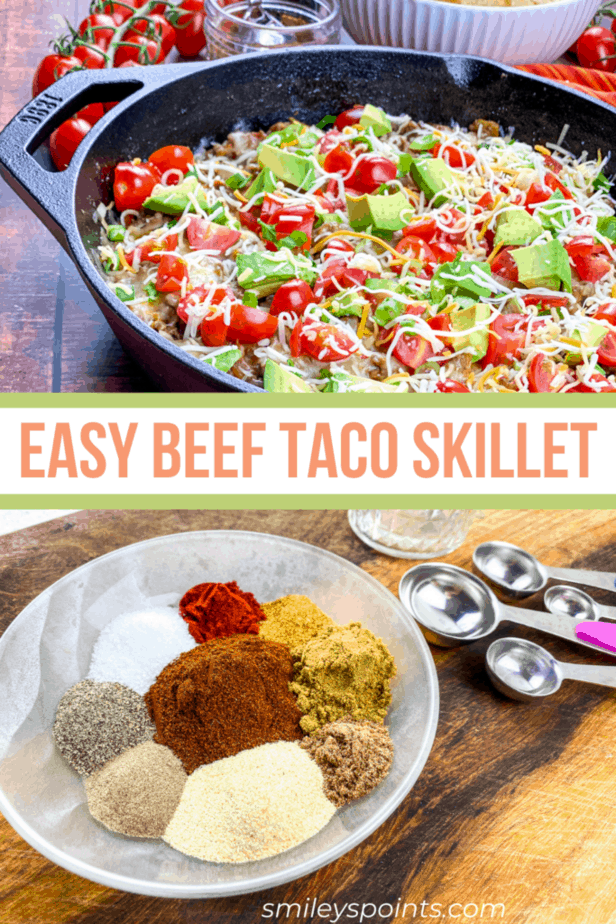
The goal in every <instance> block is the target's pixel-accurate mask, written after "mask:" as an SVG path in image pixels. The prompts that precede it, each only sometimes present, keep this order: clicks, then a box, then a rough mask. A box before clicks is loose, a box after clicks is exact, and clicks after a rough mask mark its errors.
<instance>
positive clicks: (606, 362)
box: [595, 315, 616, 369]
mask: <svg viewBox="0 0 616 924" xmlns="http://www.w3.org/2000/svg"><path fill="white" fill-rule="evenodd" d="M595 317H596V315H595ZM597 358H598V360H599V362H600V364H601V365H602V366H606V367H607V368H608V369H615V368H616V333H615V332H614V331H613V330H609V331H608V332H607V334H606V335H605V337H604V338H603V340H602V341H601V346H600V347H599V350H598V351H597Z"/></svg>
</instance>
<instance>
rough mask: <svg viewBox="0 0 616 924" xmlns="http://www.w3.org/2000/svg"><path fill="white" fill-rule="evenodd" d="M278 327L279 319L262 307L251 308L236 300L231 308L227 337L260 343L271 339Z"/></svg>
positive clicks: (240, 341) (239, 341) (239, 340)
mask: <svg viewBox="0 0 616 924" xmlns="http://www.w3.org/2000/svg"><path fill="white" fill-rule="evenodd" d="M277 329H278V319H277V318H275V317H274V316H273V315H271V314H268V313H267V312H266V311H263V310H262V309H261V308H249V307H248V305H241V304H240V303H239V302H235V303H234V304H233V306H232V308H231V323H230V324H229V330H228V332H227V339H228V340H229V341H231V342H238V343H258V342H259V340H269V339H270V338H271V337H273V336H274V334H275V333H276V330H277Z"/></svg>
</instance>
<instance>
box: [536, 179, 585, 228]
mask: <svg viewBox="0 0 616 924" xmlns="http://www.w3.org/2000/svg"><path fill="white" fill-rule="evenodd" d="M566 202H567V200H566V199H565V197H564V196H563V194H562V193H561V191H560V189H557V190H556V192H555V193H553V194H552V195H551V196H550V198H549V199H548V201H547V202H542V203H541V205H540V206H539V207H538V208H537V209H535V217H536V218H538V219H539V221H540V222H541V224H542V225H543V227H544V228H545V229H546V231H550V232H552V233H554V232H558V231H562V229H563V228H564V227H565V226H566V225H568V224H569V222H570V221H572V220H573V217H574V214H575V213H574V211H573V208H572V207H571V205H570V204H569V203H567V207H566V208H563V203H566Z"/></svg>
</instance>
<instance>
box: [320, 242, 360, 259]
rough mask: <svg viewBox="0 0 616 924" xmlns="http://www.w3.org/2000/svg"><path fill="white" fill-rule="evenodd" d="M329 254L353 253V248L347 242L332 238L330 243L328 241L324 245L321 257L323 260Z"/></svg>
mask: <svg viewBox="0 0 616 924" xmlns="http://www.w3.org/2000/svg"><path fill="white" fill-rule="evenodd" d="M330 253H334V254H338V253H348V254H352V253H355V248H354V247H353V245H352V244H351V243H350V242H349V241H345V240H343V239H342V238H340V237H335V238H332V240H331V241H328V242H327V244H326V245H325V248H324V249H323V250H322V251H321V256H323V257H324V258H325V259H327V257H328V256H329V254H330Z"/></svg>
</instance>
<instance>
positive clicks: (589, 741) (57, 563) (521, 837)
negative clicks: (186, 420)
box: [0, 510, 616, 924]
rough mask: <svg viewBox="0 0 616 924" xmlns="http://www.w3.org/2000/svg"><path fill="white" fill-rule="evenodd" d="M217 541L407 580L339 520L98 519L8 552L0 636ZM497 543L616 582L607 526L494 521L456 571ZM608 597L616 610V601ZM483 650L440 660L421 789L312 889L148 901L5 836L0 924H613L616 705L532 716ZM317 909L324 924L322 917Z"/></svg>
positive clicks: (564, 704) (573, 689)
mask: <svg viewBox="0 0 616 924" xmlns="http://www.w3.org/2000/svg"><path fill="white" fill-rule="evenodd" d="M204 528H206V529H210V528H211V529H221V528H225V529H228V528H237V529H251V530H257V531H262V532H271V533H278V534H281V535H286V536H290V537H292V538H295V539H302V540H305V541H307V542H310V543H313V544H316V545H320V546H322V547H323V548H326V549H329V550H330V551H332V552H336V553H337V554H339V555H342V556H344V557H345V558H348V559H349V560H351V561H353V562H355V563H356V564H357V565H359V566H360V567H362V568H364V569H365V570H366V571H367V572H369V573H370V574H372V575H374V576H375V577H376V578H378V579H379V580H380V581H382V582H383V583H384V584H385V585H386V586H387V587H389V589H390V590H392V591H393V592H394V593H395V592H396V587H397V583H398V581H399V579H400V577H401V575H402V574H403V573H404V571H405V570H406V568H407V567H408V563H407V562H404V561H400V560H398V559H394V558H387V557H385V556H382V555H378V554H377V553H375V552H372V551H371V550H370V549H368V548H366V547H365V546H363V545H362V544H361V543H360V542H359V541H358V540H357V539H356V538H355V536H354V535H353V534H352V533H351V531H350V529H349V527H348V524H347V519H346V513H345V512H340V511H333V512H332V511H203V512H201V511H86V512H83V513H78V514H71V515H70V516H68V517H64V518H62V519H59V520H54V521H51V522H49V523H45V524H42V525H40V526H36V527H32V528H30V529H27V530H23V531H21V532H18V533H13V534H11V535H8V536H4V537H1V538H0V631H4V630H5V629H6V628H7V626H8V625H9V624H10V622H11V621H12V620H13V619H14V618H15V617H16V616H17V615H18V614H19V612H20V611H21V610H22V609H23V607H24V606H26V604H27V603H29V602H30V600H32V599H33V598H34V597H35V596H36V595H37V594H39V593H40V592H41V591H42V590H44V588H45V587H47V586H48V585H49V584H51V583H52V582H53V581H55V580H57V579H58V578H60V577H62V576H63V575H64V574H67V573H68V572H69V571H71V570H72V569H73V568H76V567H78V566H79V565H81V564H83V563H84V562H87V561H90V560H91V559H92V558H95V557H96V556H98V555H102V554H104V553H105V552H109V551H112V550H113V549H116V548H119V547H121V546H123V545H127V544H129V543H131V542H137V541H140V540H142V539H146V538H149V537H151V536H157V535H164V534H168V533H174V532H182V531H186V530H192V529H204ZM489 538H495V539H496V538H497V539H504V540H507V541H510V542H514V543H516V544H519V545H522V546H523V547H525V548H527V549H528V550H529V551H531V552H533V553H535V554H536V555H537V556H538V557H539V558H540V559H541V560H542V561H543V562H545V563H546V564H559V565H563V566H566V565H575V566H579V567H586V568H596V569H604V570H610V569H611V570H616V521H615V520H614V518H613V514H612V512H611V511H570V510H569V511H509V510H501V511H487V512H486V514H485V517H484V519H482V520H478V521H477V522H476V523H475V525H474V526H473V528H472V530H471V533H470V536H469V538H468V540H467V542H466V543H465V544H464V546H463V547H462V548H461V549H459V550H458V551H457V552H454V553H453V554H451V555H449V556H447V558H446V559H445V560H446V561H449V562H451V563H453V564H457V565H461V566H463V567H470V556H471V552H472V549H473V548H474V547H475V545H477V544H478V542H480V541H484V540H486V539H489ZM596 596H597V599H599V600H600V601H601V602H605V603H612V604H616V595H610V594H603V593H601V592H600V591H597V592H596ZM540 604H541V601H540V600H531V601H529V605H530V606H535V608H541V606H540ZM513 633H515V634H519V635H523V636H525V637H528V638H531V639H534V640H535V641H538V642H540V643H541V644H543V645H545V647H547V648H549V650H550V651H551V652H552V653H553V654H554V655H555V656H556V657H558V658H562V659H563V660H571V661H578V662H583V661H587V662H592V663H606V664H607V663H614V661H613V660H612V661H611V662H610V659H609V658H608V657H607V656H606V657H605V658H603V657H602V656H601V655H594V654H593V653H590V652H587V651H584V650H583V649H579V650H578V649H577V648H576V646H574V645H571V644H568V643H566V642H559V641H558V640H555V639H551V638H549V637H547V636H542V635H540V634H539V633H535V632H532V631H530V630H525V629H522V628H519V629H514V628H513V627H511V626H509V627H505V628H504V629H503V630H502V631H501V632H500V633H498V634H500V635H507V634H513ZM487 645H488V641H487V640H485V641H481V642H477V643H475V644H473V645H470V646H468V647H465V648H460V649H449V650H447V651H445V650H439V649H436V648H434V649H432V652H433V655H434V658H435V661H436V665H437V670H438V675H439V682H440V690H441V714H440V720H439V726H438V730H437V735H436V741H435V744H434V748H433V750H432V753H431V755H430V757H429V759H428V762H427V764H426V767H425V769H424V771H423V773H422V775H421V776H420V778H419V780H418V782H417V783H416V785H415V787H414V789H413V790H412V791H411V793H410V794H409V796H408V797H407V798H406V799H405V800H404V802H403V803H402V805H401V806H400V807H399V809H398V810H397V811H396V812H395V813H394V814H393V815H392V816H391V817H390V818H389V819H388V820H387V821H386V822H385V824H383V825H382V826H381V827H380V828H379V829H378V830H377V831H376V832H375V833H374V834H373V835H372V836H371V837H370V838H368V839H367V840H366V841H364V842H363V843H362V844H360V845H359V846H358V847H357V848H355V850H353V851H351V852H350V853H348V854H346V856H344V857H342V858H341V859H339V860H337V861H336V862H335V863H332V864H330V865H329V866H327V867H325V868H323V869H321V870H319V871H318V872H317V873H315V874H314V875H312V876H308V877H306V878H304V879H302V880H299V881H297V882H294V883H291V884H289V885H286V886H281V887H279V888H276V889H272V890H269V891H266V892H261V893H257V894H254V895H246V896H241V897H237V898H230V899H220V900H209V901H205V900H204V901H200V900H195V901H182V900H171V899H160V898H148V897H142V896H138V895H132V894H128V893H123V892H118V891H115V890H113V889H108V888H105V887H104V886H100V885H97V884H95V883H91V882H88V881H87V880H85V879H81V878H79V877H78V876H75V875H73V874H71V873H68V872H66V871H65V870H63V869H61V868H60V867H58V866H55V865H54V864H53V863H50V862H49V861H47V860H46V859H45V858H44V857H42V856H41V855H39V854H38V853H36V851H34V850H33V849H32V848H31V847H30V846H29V845H28V844H26V843H25V842H24V841H23V840H22V839H21V838H20V837H19V836H18V835H17V834H15V832H14V831H13V830H12V829H11V828H10V826H9V825H8V824H7V822H6V821H4V819H0V870H1V871H2V875H1V877H0V921H1V922H2V924H60V922H61V924H205V922H207V924H223V922H224V924H231V922H233V924H249V922H250V924H253V922H259V921H262V920H263V921H267V920H271V921H276V920H278V921H302V922H304V921H309V920H314V921H317V920H324V921H328V920H329V921H333V920H335V918H336V914H337V912H340V911H341V908H342V906H345V905H346V906H347V907H346V909H345V910H344V911H342V913H340V914H339V921H340V922H346V921H358V920H359V912H360V909H361V905H362V904H364V905H365V906H366V907H365V910H364V921H368V920H370V921H379V922H380V921H383V920H395V921H396V922H398V921H402V920H404V921H413V920H418V919H421V918H424V919H428V920H430V919H432V920H438V919H439V918H440V920H442V921H453V920H456V921H462V922H466V921H470V920H482V921H486V920H494V921H504V922H506V924H616V886H615V884H614V883H615V882H616V875H615V874H616V812H615V810H614V801H615V799H614V797H615V795H616V698H615V697H614V695H613V693H610V691H608V690H605V691H604V690H602V689H601V688H599V687H596V688H595V687H592V686H586V685H582V684H573V683H569V684H565V686H564V688H563V689H562V690H561V691H560V692H559V694H557V695H556V696H553V697H551V698H549V699H548V700H547V701H546V702H544V703H542V704H540V705H537V706H524V705H522V704H517V703H513V702H510V701H508V700H506V699H504V698H503V697H501V696H500V695H499V694H497V693H496V692H495V691H494V690H493V689H492V687H491V686H490V684H489V682H488V679H487V676H486V673H485V669H484V666H483V657H484V653H485V650H486V648H487ZM615 669H616V665H615ZM315 899H316V906H319V904H320V918H319V916H317V914H316V913H311V912H312V911H313V909H314V908H315ZM334 902H335V903H336V906H337V909H336V910H334V909H333V903H334ZM285 903H287V904H285ZM293 903H294V904H293ZM353 903H356V904H357V905H358V906H359V907H357V908H354V907H353ZM278 905H281V906H282V907H281V908H280V910H279V912H278V913H277V906H278ZM290 905H293V906H292V907H288V906H290ZM328 905H329V906H332V907H330V908H329V910H328V908H327V906H328ZM349 906H350V907H349ZM373 906H376V907H373ZM405 906H406V909H405ZM413 906H416V908H415V910H414V907H413ZM503 906H504V907H503ZM379 907H380V914H379V911H378V908H379ZM465 909H466V911H465ZM403 910H405V914H404V916H403ZM396 912H397V917H395V914H396Z"/></svg>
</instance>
